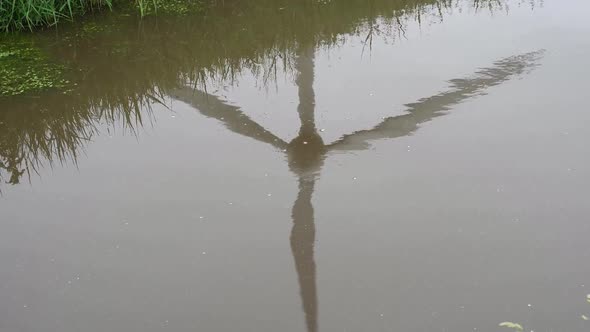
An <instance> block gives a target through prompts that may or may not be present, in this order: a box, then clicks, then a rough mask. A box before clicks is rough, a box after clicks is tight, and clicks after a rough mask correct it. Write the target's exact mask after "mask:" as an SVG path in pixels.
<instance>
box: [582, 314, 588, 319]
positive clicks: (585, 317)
mask: <svg viewBox="0 0 590 332" xmlns="http://www.w3.org/2000/svg"><path fill="white" fill-rule="evenodd" d="M582 319H583V320H589V319H590V318H588V316H586V315H582Z"/></svg>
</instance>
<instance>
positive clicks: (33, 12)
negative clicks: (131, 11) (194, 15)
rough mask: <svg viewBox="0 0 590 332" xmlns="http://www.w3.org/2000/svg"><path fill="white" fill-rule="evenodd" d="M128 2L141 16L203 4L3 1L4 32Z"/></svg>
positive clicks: (0, 27) (175, 0)
mask: <svg viewBox="0 0 590 332" xmlns="http://www.w3.org/2000/svg"><path fill="white" fill-rule="evenodd" d="M125 3H127V4H129V3H130V4H132V5H133V6H135V7H136V8H137V9H138V10H139V13H140V15H141V16H146V15H149V14H153V13H156V12H163V13H174V14H186V13H188V12H189V11H196V10H198V9H200V8H201V7H202V6H201V5H202V3H201V1H200V0H2V1H0V31H4V32H8V31H10V30H33V29H34V28H38V27H48V26H53V25H56V24H57V23H58V22H59V21H61V20H73V19H74V17H75V16H78V15H83V14H86V13H88V12H92V11H95V10H97V9H101V8H108V9H112V8H113V6H115V5H121V6H123V5H124V4H125Z"/></svg>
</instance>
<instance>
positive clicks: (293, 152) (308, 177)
mask: <svg viewBox="0 0 590 332" xmlns="http://www.w3.org/2000/svg"><path fill="white" fill-rule="evenodd" d="M542 55H543V51H536V52H530V53H525V54H521V55H516V56H511V57H508V58H504V59H501V60H499V61H497V62H495V63H494V64H493V65H492V66H490V67H487V68H483V69H480V70H478V71H477V72H476V73H475V74H474V75H473V76H472V77H468V78H461V79H454V80H451V81H449V83H450V86H449V89H448V90H447V91H445V92H442V93H439V94H436V95H433V96H430V97H427V98H423V99H420V100H419V101H417V102H415V103H411V104H407V105H406V106H407V114H404V115H400V116H395V117H389V118H386V119H384V120H383V121H382V122H381V123H380V124H378V125H377V126H375V127H373V128H372V129H368V130H359V131H356V132H354V133H352V134H349V135H345V136H343V137H342V138H340V139H339V140H337V141H335V142H333V143H331V144H325V143H324V141H323V140H322V137H321V136H320V134H319V133H318V130H317V128H316V126H315V117H314V111H315V94H314V90H313V80H314V48H313V47H300V48H299V51H298V55H297V58H296V60H295V69H296V71H297V78H296V81H295V82H296V85H297V88H298V92H299V105H298V107H297V112H298V113H299V119H300V121H301V127H300V129H299V134H298V135H297V137H295V138H294V139H293V140H292V141H291V142H289V143H287V142H285V141H283V140H281V139H280V138H278V137H276V136H275V135H274V134H272V133H271V132H269V131H268V130H266V129H264V128H263V127H262V126H260V125H259V124H257V123H256V122H254V121H252V120H251V119H250V118H248V116H246V115H245V114H244V113H242V112H241V111H240V109H239V107H236V106H232V105H228V104H227V103H225V102H224V101H222V100H220V99H219V98H218V97H216V96H213V95H210V94H208V93H205V92H202V91H199V90H193V89H192V88H189V87H186V88H183V89H181V90H178V91H176V92H175V93H174V94H173V97H174V98H175V99H177V100H180V101H183V102H186V103H188V104H190V105H192V106H194V107H195V108H196V109H197V110H198V111H199V112H200V113H201V114H203V115H205V116H207V117H211V118H215V119H217V120H219V121H221V122H222V123H223V124H224V125H225V126H226V127H227V128H228V129H229V130H231V131H233V132H235V133H238V134H241V135H244V136H247V137H250V138H253V139H255V140H258V141H261V142H264V143H268V144H271V145H272V146H274V147H276V148H277V149H279V150H281V151H284V152H285V153H286V155H287V159H288V164H289V169H290V170H291V172H293V174H295V175H296V176H297V177H298V180H299V193H298V195H297V199H296V200H295V203H294V204H293V210H292V214H291V216H292V219H293V228H292V230H291V237H290V242H291V251H292V254H293V258H294V260H295V269H296V271H297V278H298V280H299V287H300V294H301V299H302V303H303V312H304V314H305V320H306V325H307V330H308V332H316V331H317V330H318V299H317V286H316V265H315V260H314V242H315V221H314V211H313V204H312V201H311V200H312V196H313V191H314V186H315V180H316V177H317V176H318V175H319V173H320V170H321V168H322V165H323V163H324V159H325V158H326V156H327V155H328V154H329V153H330V152H332V151H351V150H360V149H366V148H368V147H369V142H370V141H373V140H378V139H385V138H396V137H402V136H407V135H410V134H412V133H413V132H415V131H416V130H418V128H419V127H420V124H422V123H425V122H428V121H430V120H432V119H434V118H436V117H439V116H442V115H444V114H446V112H447V111H449V110H450V109H451V107H452V106H454V105H457V104H459V103H461V102H463V101H465V100H467V99H469V98H472V97H475V96H478V95H482V94H484V93H485V91H486V89H488V88H490V87H492V86H495V85H498V84H501V83H502V82H505V81H507V80H509V79H510V78H512V77H514V76H516V75H520V74H524V73H527V72H528V71H530V70H531V69H533V68H534V67H535V66H537V64H538V61H539V59H540V58H541V57H542Z"/></svg>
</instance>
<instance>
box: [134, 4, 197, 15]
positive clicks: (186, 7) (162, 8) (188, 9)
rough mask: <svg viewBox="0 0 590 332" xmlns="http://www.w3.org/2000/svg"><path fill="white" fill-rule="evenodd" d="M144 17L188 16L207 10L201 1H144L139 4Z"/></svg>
mask: <svg viewBox="0 0 590 332" xmlns="http://www.w3.org/2000/svg"><path fill="white" fill-rule="evenodd" d="M137 6H138V7H139V11H140V13H141V15H142V16H146V15H153V14H171V15H186V14H189V13H195V12H200V11H202V10H203V9H204V8H205V5H204V3H203V1H201V0H142V1H138V2H137Z"/></svg>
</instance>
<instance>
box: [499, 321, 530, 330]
mask: <svg viewBox="0 0 590 332" xmlns="http://www.w3.org/2000/svg"><path fill="white" fill-rule="evenodd" d="M500 326H501V327H507V328H509V329H513V330H515V331H524V329H523V327H522V325H520V324H518V323H512V322H504V323H500Z"/></svg>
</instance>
